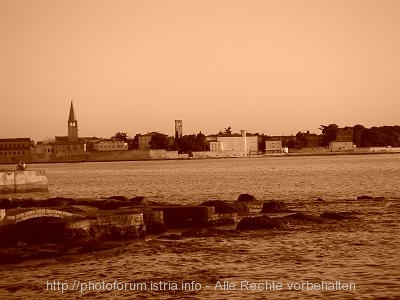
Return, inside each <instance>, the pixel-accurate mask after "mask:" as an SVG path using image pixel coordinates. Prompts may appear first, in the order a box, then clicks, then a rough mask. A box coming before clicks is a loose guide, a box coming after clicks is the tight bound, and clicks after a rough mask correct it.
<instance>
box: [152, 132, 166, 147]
mask: <svg viewBox="0 0 400 300" xmlns="http://www.w3.org/2000/svg"><path fill="white" fill-rule="evenodd" d="M150 148H151V149H167V150H168V149H169V139H168V136H166V135H165V134H162V133H158V134H155V135H153V136H152V137H151V140H150Z"/></svg>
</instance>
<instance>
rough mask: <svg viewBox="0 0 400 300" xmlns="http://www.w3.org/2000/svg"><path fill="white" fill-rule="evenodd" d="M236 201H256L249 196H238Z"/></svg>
mask: <svg viewBox="0 0 400 300" xmlns="http://www.w3.org/2000/svg"><path fill="white" fill-rule="evenodd" d="M237 201H239V202H253V201H257V199H256V197H254V196H253V195H250V194H240V195H239V197H238V199H237Z"/></svg>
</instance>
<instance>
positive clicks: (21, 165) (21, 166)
mask: <svg viewBox="0 0 400 300" xmlns="http://www.w3.org/2000/svg"><path fill="white" fill-rule="evenodd" d="M25 169H26V164H25V162H24V161H23V160H21V161H20V162H19V163H18V165H17V171H25Z"/></svg>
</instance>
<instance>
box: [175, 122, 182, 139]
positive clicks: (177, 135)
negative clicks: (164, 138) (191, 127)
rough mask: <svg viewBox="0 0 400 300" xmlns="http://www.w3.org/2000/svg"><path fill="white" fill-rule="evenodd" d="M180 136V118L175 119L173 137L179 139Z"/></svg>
mask: <svg viewBox="0 0 400 300" xmlns="http://www.w3.org/2000/svg"><path fill="white" fill-rule="evenodd" d="M181 137H182V120H175V138H176V139H180V138H181Z"/></svg>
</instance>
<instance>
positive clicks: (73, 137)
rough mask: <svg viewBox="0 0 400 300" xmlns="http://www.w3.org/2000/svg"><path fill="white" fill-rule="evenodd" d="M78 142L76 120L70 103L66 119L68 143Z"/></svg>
mask: <svg viewBox="0 0 400 300" xmlns="http://www.w3.org/2000/svg"><path fill="white" fill-rule="evenodd" d="M78 140H79V138H78V120H77V119H76V116H75V111H74V105H73V104H72V101H71V107H70V108H69V117H68V142H70V143H75V142H78Z"/></svg>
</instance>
